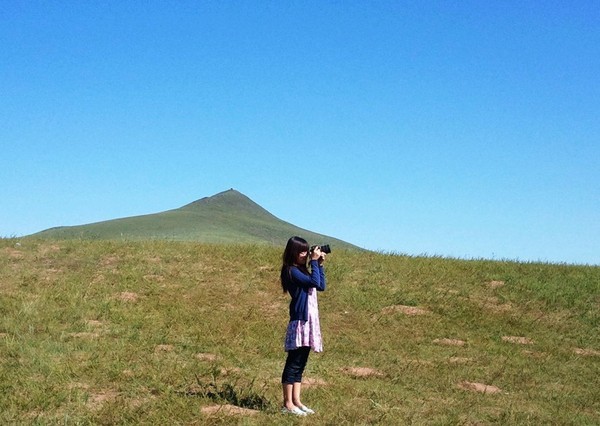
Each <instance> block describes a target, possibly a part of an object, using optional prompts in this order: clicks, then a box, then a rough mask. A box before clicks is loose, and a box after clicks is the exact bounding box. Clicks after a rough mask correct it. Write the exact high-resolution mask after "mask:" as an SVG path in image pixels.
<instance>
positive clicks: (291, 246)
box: [280, 237, 308, 293]
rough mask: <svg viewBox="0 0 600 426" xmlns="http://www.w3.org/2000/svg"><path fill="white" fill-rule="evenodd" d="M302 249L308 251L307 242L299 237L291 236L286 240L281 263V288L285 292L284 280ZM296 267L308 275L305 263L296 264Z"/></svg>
mask: <svg viewBox="0 0 600 426" xmlns="http://www.w3.org/2000/svg"><path fill="white" fill-rule="evenodd" d="M303 251H308V242H307V241H306V240H305V239H304V238H301V237H292V238H290V239H289V240H288V242H287V244H286V246H285V250H284V251H283V256H282V260H283V263H282V265H281V275H280V278H281V288H282V289H283V292H284V293H285V292H286V291H288V288H287V285H286V282H287V281H288V280H289V278H290V275H289V274H290V272H289V271H290V268H291V267H292V266H294V265H295V264H296V261H297V260H298V255H299V254H300V253H302V252H303ZM296 266H298V268H299V269H300V270H301V271H302V272H304V273H305V274H307V275H308V269H307V268H306V265H296Z"/></svg>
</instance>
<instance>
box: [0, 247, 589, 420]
mask: <svg viewBox="0 0 600 426" xmlns="http://www.w3.org/2000/svg"><path fill="white" fill-rule="evenodd" d="M280 256H281V248H275V247H268V246H263V245H211V244H198V243H191V242H166V241H152V242H116V241H78V240H68V241H64V240H63V241H49V240H32V239H22V240H17V239H2V240H0V292H1V293H0V294H1V295H2V296H1V297H0V333H1V334H0V395H2V398H0V423H1V424H232V423H233V424H248V425H264V424H304V423H306V424H308V423H310V424H324V425H325V424H327V425H345V424H348V425H350V424H383V425H388V424H434V425H435V424H439V425H445V424H532V425H538V424H576V425H579V424H580V425H588V424H598V423H600V391H599V390H598V385H597V381H598V373H599V372H600V356H599V351H600V337H599V334H598V329H599V326H600V287H599V286H600V268H598V267H591V266H569V265H552V264H539V263H517V262H497V261H483V260H472V261H466V260H453V259H443V258H428V257H407V256H399V255H388V254H377V253H360V252H356V251H344V250H336V251H334V253H333V254H332V255H331V256H330V258H329V259H328V262H327V277H328V286H329V287H328V290H327V291H326V292H325V293H322V294H319V306H320V310H321V325H322V329H323V335H324V341H325V351H324V352H323V353H322V354H311V358H310V360H309V364H308V367H307V372H306V374H305V376H306V378H307V379H311V380H313V381H317V383H316V385H314V386H311V387H307V388H305V390H304V392H303V395H304V398H303V399H304V400H305V402H306V403H307V404H309V405H310V406H312V407H313V408H315V409H316V410H317V412H318V414H317V415H315V416H312V417H311V418H310V419H305V420H301V419H291V418H288V417H284V416H282V415H281V414H279V413H278V407H279V405H280V403H281V401H280V398H281V396H280V394H281V389H280V384H279V379H280V374H281V369H282V366H283V362H284V357H285V355H284V352H283V350H282V339H283V333H284V332H285V327H286V323H287V303H288V299H287V297H286V296H285V295H283V294H282V293H281V290H280V286H279V282H278V273H279V266H280ZM492 281H499V282H503V283H504V285H501V286H498V287H494V286H491V285H490V284H489V283H490V282H492ZM400 305H401V306H410V307H414V308H418V309H421V310H422V311H421V312H423V314H421V315H407V314H406V313H403V311H402V310H401V309H400V308H399V306H400ZM506 336H517V337H525V338H527V339H530V341H531V343H529V344H518V343H511V342H509V341H506V340H505V338H506ZM439 339H455V340H460V341H462V342H464V344H463V345H462V346H453V345H444V344H441V343H440V341H439ZM352 368H370V369H371V371H372V372H373V374H372V375H370V376H365V377H357V376H356V375H354V374H353V373H352V372H353V371H355V370H352ZM463 382H476V383H483V384H487V385H491V386H496V387H497V388H499V389H501V392H500V393H497V394H483V393H478V392H473V391H469V390H465V389H463V388H461V387H460V384H461V383H463ZM214 404H233V405H238V406H242V407H245V408H253V409H257V410H258V413H257V414H255V415H253V416H244V415H238V416H231V415H228V414H227V413H225V412H223V411H222V412H220V413H216V414H208V413H205V412H203V409H204V408H206V407H210V406H212V405H214Z"/></svg>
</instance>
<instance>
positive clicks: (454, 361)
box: [448, 356, 473, 364]
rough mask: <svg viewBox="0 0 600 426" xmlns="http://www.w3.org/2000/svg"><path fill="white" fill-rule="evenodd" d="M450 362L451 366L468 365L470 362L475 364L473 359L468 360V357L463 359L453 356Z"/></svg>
mask: <svg viewBox="0 0 600 426" xmlns="http://www.w3.org/2000/svg"><path fill="white" fill-rule="evenodd" d="M448 362H449V363H450V364H468V363H470V362H473V358H466V357H461V356H453V357H451V358H449V359H448Z"/></svg>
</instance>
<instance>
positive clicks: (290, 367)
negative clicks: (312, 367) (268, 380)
mask: <svg viewBox="0 0 600 426" xmlns="http://www.w3.org/2000/svg"><path fill="white" fill-rule="evenodd" d="M309 353H310V347H309V346H302V347H301V348H298V349H294V350H293V351H288V356H287V359H286V360H285V367H283V373H282V374H281V383H286V384H292V383H300V382H302V373H304V367H306V362H307V361H308V354H309Z"/></svg>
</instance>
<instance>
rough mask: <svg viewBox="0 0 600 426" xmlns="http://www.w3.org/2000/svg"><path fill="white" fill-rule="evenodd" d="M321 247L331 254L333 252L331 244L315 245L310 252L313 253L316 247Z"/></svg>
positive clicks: (323, 250)
mask: <svg viewBox="0 0 600 426" xmlns="http://www.w3.org/2000/svg"><path fill="white" fill-rule="evenodd" d="M317 247H320V248H321V251H322V252H323V253H325V254H329V253H331V247H329V244H323V245H314V246H311V247H310V252H311V253H312V252H313V251H314V250H315V248H317Z"/></svg>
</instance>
